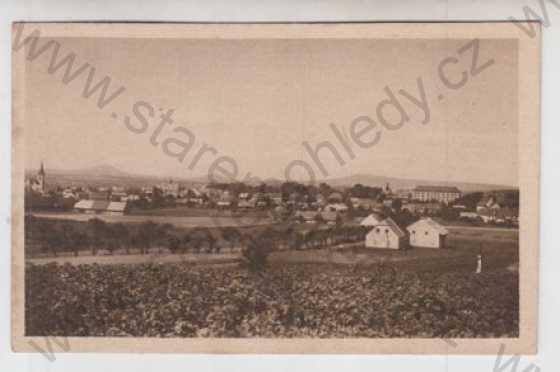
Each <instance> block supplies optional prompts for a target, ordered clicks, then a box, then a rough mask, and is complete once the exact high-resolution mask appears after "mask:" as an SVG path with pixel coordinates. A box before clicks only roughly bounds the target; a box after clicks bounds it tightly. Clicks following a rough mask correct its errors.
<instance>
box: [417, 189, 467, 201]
mask: <svg viewBox="0 0 560 372" xmlns="http://www.w3.org/2000/svg"><path fill="white" fill-rule="evenodd" d="M411 194H412V199H414V200H420V201H434V200H435V201H438V202H442V203H451V202H452V201H454V200H455V199H458V198H460V197H461V191H460V190H459V189H458V188H456V187H455V186H416V187H415V188H414V189H413V190H412V192H411Z"/></svg>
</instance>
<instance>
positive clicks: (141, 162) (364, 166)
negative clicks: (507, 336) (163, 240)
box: [24, 38, 518, 185]
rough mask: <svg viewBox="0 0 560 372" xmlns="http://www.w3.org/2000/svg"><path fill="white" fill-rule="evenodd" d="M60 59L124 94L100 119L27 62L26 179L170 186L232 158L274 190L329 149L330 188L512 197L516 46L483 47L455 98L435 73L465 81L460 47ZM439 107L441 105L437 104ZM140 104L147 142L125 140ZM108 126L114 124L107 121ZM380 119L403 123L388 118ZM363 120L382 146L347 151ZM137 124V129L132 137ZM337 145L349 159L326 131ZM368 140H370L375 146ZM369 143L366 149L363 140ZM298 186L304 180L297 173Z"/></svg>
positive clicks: (151, 44)
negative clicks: (447, 184)
mask: <svg viewBox="0 0 560 372" xmlns="http://www.w3.org/2000/svg"><path fill="white" fill-rule="evenodd" d="M59 41H60V43H61V46H62V47H61V51H62V52H68V51H74V52H75V53H76V55H77V62H78V63H80V64H81V63H83V62H88V63H90V65H92V66H95V68H96V76H97V77H96V79H98V78H100V77H102V76H103V75H109V76H110V77H111V78H112V88H111V89H115V88H116V87H117V86H119V85H123V86H125V87H126V91H125V92H124V93H123V94H122V95H121V96H119V97H118V98H117V99H116V100H115V101H114V102H113V103H111V104H110V105H109V106H108V107H106V108H105V109H104V110H100V109H99V108H97V107H96V105H95V100H94V99H92V98H90V99H88V100H86V99H84V98H82V97H81V91H82V89H83V84H84V81H85V79H84V77H85V74H84V76H82V77H80V78H78V79H76V80H75V81H73V82H72V83H70V84H68V85H65V84H62V83H61V81H60V76H61V71H59V72H58V73H57V74H55V75H51V74H48V73H47V67H48V58H46V57H44V56H42V57H40V58H38V59H37V60H35V61H33V62H27V65H26V75H25V99H26V102H27V106H26V110H25V113H24V120H25V125H26V132H25V138H26V147H27V148H26V168H30V169H33V168H37V167H38V166H39V163H40V162H41V161H44V162H45V165H46V167H47V170H48V169H49V168H51V169H53V168H56V169H61V168H65V169H78V168H84V167H90V166H95V165H100V164H110V165H113V166H115V167H117V168H119V169H121V170H123V171H126V172H130V173H139V174H151V175H161V176H174V177H182V178H188V177H195V176H201V175H206V174H207V172H208V168H209V166H210V165H211V163H212V161H213V160H214V159H215V158H216V156H220V155H224V156H231V157H233V158H234V159H235V160H236V163H237V164H238V167H239V176H238V178H240V179H242V178H243V177H244V175H245V174H246V173H247V172H251V174H253V175H255V176H258V177H263V178H268V177H275V178H284V175H285V170H286V167H287V166H288V164H290V162H292V161H293V160H303V161H305V162H306V163H307V164H309V165H310V167H311V168H312V170H313V172H314V173H315V175H316V176H317V178H318V179H321V178H322V177H323V175H322V173H321V170H320V169H319V168H318V165H317V164H316V163H315V162H314V161H313V160H312V158H311V157H310V156H309V154H308V153H307V152H306V151H305V148H304V146H303V142H304V141H307V142H308V143H309V144H310V145H311V146H312V147H313V146H315V145H316V144H318V143H319V142H322V141H330V142H331V143H332V144H333V145H334V146H335V147H336V149H337V151H338V152H339V154H340V156H341V157H342V158H343V161H344V165H340V164H339V162H338V161H336V160H335V158H334V157H333V156H332V154H331V153H330V152H329V151H328V150H321V152H319V156H320V159H321V161H322V162H323V166H324V168H325V169H326V170H327V173H328V175H327V177H329V178H330V177H340V176H347V175H351V174H357V173H367V174H375V175H384V176H392V177H403V178H415V179H426V180H441V181H457V182H459V181H467V182H480V183H491V184H506V185H517V184H518V181H517V167H518V155H517V153H518V145H517V141H518V139H517V135H518V122H517V71H516V70H517V58H516V56H517V49H516V44H515V41H513V40H483V41H481V44H480V52H479V61H478V62H479V63H480V64H482V63H484V62H485V61H487V60H488V59H489V58H492V59H494V64H493V65H492V66H490V67H488V68H486V69H485V70H484V71H482V72H481V73H480V74H478V75H477V76H469V77H468V82H467V83H466V84H465V85H464V86H463V87H462V88H459V89H456V90H454V89H449V88H446V87H445V86H444V84H443V83H442V81H441V78H440V77H439V76H438V72H437V71H438V65H439V63H440V61H442V60H443V59H444V58H447V57H456V58H458V60H459V63H458V64H455V65H454V64H449V65H447V66H446V71H447V74H448V76H449V77H450V79H451V80H454V81H457V80H459V79H460V78H461V75H460V73H461V71H463V70H466V71H468V70H469V69H470V67H471V59H472V58H471V57H472V50H468V51H467V52H464V53H463V54H460V55H459V54H458V53H457V50H458V48H460V47H461V46H463V45H465V44H466V42H467V41H468V40H400V41H391V40H386V39H385V40H336V41H334V40H331V41H328V40H299V41H298V40H245V41H240V40H213V41H209V40H205V41H200V40H199V41H196V40H195V41H193V40H178V39H174V40H156V39H149V40H146V39H134V40H132V39H93V38H88V39H86V38H74V39H59ZM419 77H421V78H422V82H423V84H424V89H425V93H426V97H427V101H428V108H429V113H430V119H429V122H428V123H427V124H425V125H423V124H421V122H422V121H423V120H425V114H426V112H425V110H423V109H422V108H421V107H420V106H418V105H415V104H413V103H412V101H411V100H410V99H407V98H406V97H405V96H404V95H402V94H401V93H398V91H399V90H400V89H404V90H406V91H407V92H408V93H409V94H410V95H412V96H413V97H417V98H418V99H419V98H420V91H419V88H418V85H417V79H418V78H419ZM386 86H388V87H390V89H391V90H392V92H394V93H395V95H396V97H397V99H398V100H399V102H400V103H401V104H402V107H403V109H404V110H405V112H406V113H407V115H408V116H409V122H408V123H406V124H405V125H404V126H403V127H402V128H400V129H398V130H387V129H385V128H384V127H382V126H381V125H380V123H379V120H378V117H377V112H376V111H377V110H376V108H377V106H378V104H379V103H380V102H381V101H383V100H385V99H387V98H388V95H387V92H386V90H385V87H386ZM440 95H441V96H440ZM138 100H144V101H146V102H147V103H149V105H151V106H153V107H154V108H155V109H156V112H155V116H156V117H154V118H153V119H152V118H150V119H149V121H150V128H149V129H148V130H147V131H146V132H145V133H143V134H135V133H133V132H131V131H130V130H129V129H128V128H127V127H126V126H125V125H124V124H123V120H122V118H123V117H124V116H125V115H128V116H130V117H131V118H132V119H131V120H133V121H134V120H136V118H135V116H134V114H133V110H132V106H133V104H134V103H135V102H136V101H138ZM160 108H162V109H164V110H167V109H174V113H173V115H172V118H173V120H174V122H175V125H173V126H168V128H166V129H164V130H163V131H162V132H161V134H160V137H159V145H158V146H154V145H152V144H151V143H150V135H151V133H152V132H153V130H154V129H155V128H156V126H157V124H158V123H159V118H157V115H159V113H160V111H158V110H159V109H160ZM113 112H114V113H116V114H117V117H116V118H112V117H111V113H113ZM384 113H385V114H386V116H387V118H389V119H390V120H392V121H397V120H398V119H399V117H400V115H397V112H396V111H394V110H392V108H389V107H386V108H385V111H384ZM361 116H369V117H371V119H373V120H374V121H375V122H376V125H377V126H376V128H377V129H376V131H375V132H372V133H377V130H381V132H380V133H381V134H380V138H379V142H378V143H377V144H376V145H375V146H372V147H370V148H361V147H360V146H358V145H357V144H355V143H353V142H352V139H351V138H350V135H349V133H350V124H351V122H352V121H353V120H354V119H355V118H357V117H361ZM137 122H138V121H137V120H136V123H137ZM331 123H333V124H335V125H336V126H337V127H338V128H339V130H340V131H341V132H345V133H346V134H347V141H348V143H349V146H350V147H351V149H352V152H354V154H355V157H354V158H353V159H351V157H350V156H349V153H348V151H347V150H346V149H345V147H344V146H343V145H342V144H341V143H340V142H339V140H338V139H337V136H336V135H335V134H334V133H333V131H332V129H331V128H330V124H331ZM179 126H181V127H185V128H188V130H189V131H191V132H192V133H193V134H194V135H195V138H196V140H195V143H194V144H193V145H192V148H191V149H190V150H189V151H188V153H187V155H186V157H185V160H184V161H182V162H180V161H178V159H177V158H172V157H169V156H167V155H166V154H165V153H164V152H163V150H162V147H161V142H162V141H163V140H164V139H166V138H169V137H172V136H174V137H177V138H179V139H185V138H184V137H183V136H182V135H181V134H177V133H175V134H174V133H173V132H172V129H173V128H175V127H179ZM372 133H370V134H372ZM371 138H372V136H370V137H369V138H368V137H367V136H365V137H364V139H371ZM204 143H206V144H207V145H209V146H212V147H214V148H215V149H216V152H217V155H211V154H206V155H205V156H204V157H202V158H201V159H200V160H199V161H198V163H197V164H196V166H194V167H193V169H192V170H189V169H188V165H189V163H190V162H191V161H192V159H193V158H194V157H195V155H196V153H197V152H198V150H199V149H200V147H201V146H202V145H203V144H204ZM293 170H294V172H293V175H294V177H296V178H297V177H299V178H302V179H304V178H305V177H306V175H305V174H304V172H300V171H302V168H297V169H296V168H293Z"/></svg>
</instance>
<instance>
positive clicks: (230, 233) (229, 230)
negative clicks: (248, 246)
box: [221, 226, 241, 252]
mask: <svg viewBox="0 0 560 372" xmlns="http://www.w3.org/2000/svg"><path fill="white" fill-rule="evenodd" d="M221 233H222V236H223V238H224V239H225V240H226V241H227V242H228V243H229V244H230V248H231V251H232V252H233V250H234V248H235V243H237V242H238V241H239V239H240V238H241V234H240V233H239V230H238V229H236V228H235V227H233V226H227V227H224V228H223V229H221Z"/></svg>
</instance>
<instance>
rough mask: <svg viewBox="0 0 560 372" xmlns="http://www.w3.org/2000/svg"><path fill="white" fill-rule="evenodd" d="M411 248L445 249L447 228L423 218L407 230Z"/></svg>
mask: <svg viewBox="0 0 560 372" xmlns="http://www.w3.org/2000/svg"><path fill="white" fill-rule="evenodd" d="M406 229H407V230H408V234H409V239H410V246H411V247H418V248H444V247H445V237H446V236H447V234H448V231H447V229H446V228H445V227H443V226H442V225H440V224H439V223H437V222H436V221H434V220H432V219H431V218H423V219H421V220H418V221H416V222H415V223H413V224H412V225H410V226H408V227H407V228H406Z"/></svg>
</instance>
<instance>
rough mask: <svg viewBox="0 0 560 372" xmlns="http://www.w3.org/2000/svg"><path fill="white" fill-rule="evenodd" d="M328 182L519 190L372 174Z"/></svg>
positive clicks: (501, 186) (466, 189) (340, 185)
mask: <svg viewBox="0 0 560 372" xmlns="http://www.w3.org/2000/svg"><path fill="white" fill-rule="evenodd" d="M326 182H327V183H328V184H330V185H331V186H334V187H345V186H348V187H350V186H353V185H355V184H358V183H359V184H362V185H366V186H379V187H382V186H385V185H386V184H389V185H390V187H391V189H392V190H393V191H394V190H398V189H412V188H414V187H416V186H419V185H422V186H456V187H457V188H458V189H459V190H461V191H462V192H473V191H492V190H508V189H509V190H512V189H517V187H514V186H504V185H495V184H484V183H470V182H447V181H428V180H421V179H405V178H396V177H385V176H376V175H370V174H355V175H352V176H349V177H342V178H333V179H329V180H327V181H326Z"/></svg>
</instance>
